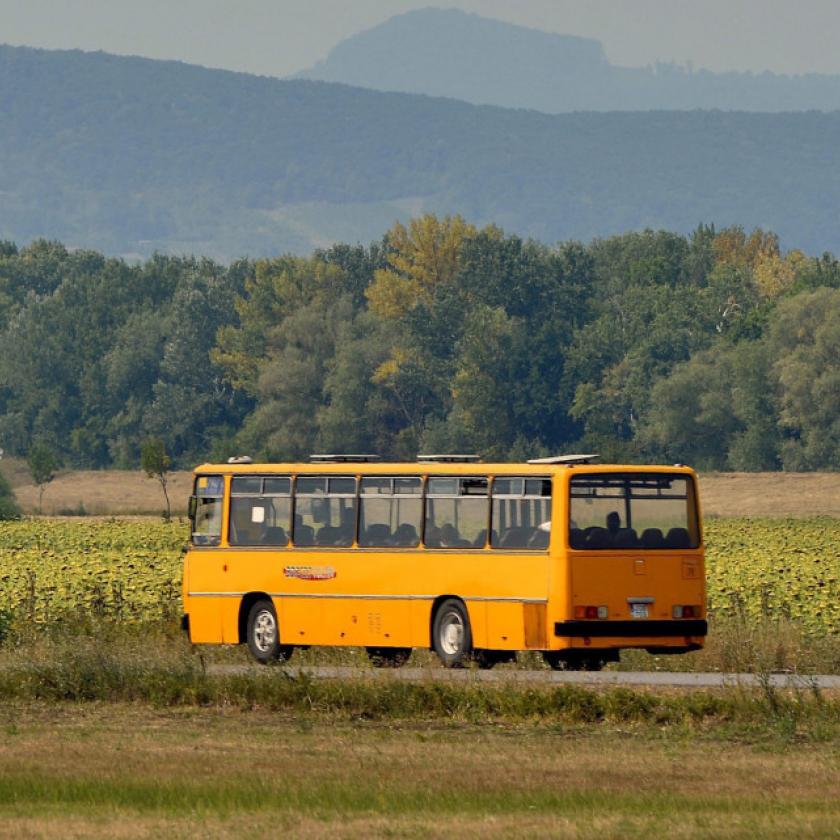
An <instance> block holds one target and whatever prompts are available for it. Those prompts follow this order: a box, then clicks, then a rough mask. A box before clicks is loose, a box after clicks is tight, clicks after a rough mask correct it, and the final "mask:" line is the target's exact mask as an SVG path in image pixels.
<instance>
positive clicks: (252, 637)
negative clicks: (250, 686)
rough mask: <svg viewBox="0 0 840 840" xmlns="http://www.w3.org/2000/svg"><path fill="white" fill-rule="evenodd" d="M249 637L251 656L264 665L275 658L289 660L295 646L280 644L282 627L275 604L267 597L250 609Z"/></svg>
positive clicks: (247, 626) (282, 660)
mask: <svg viewBox="0 0 840 840" xmlns="http://www.w3.org/2000/svg"><path fill="white" fill-rule="evenodd" d="M246 628H247V638H248V650H250V651H251V656H253V657H254V659H256V660H257V662H262V663H263V664H264V665H265V664H268V663H269V662H273V661H275V660H279V661H281V662H284V661H286V660H288V659H289V658H290V657H291V655H292V652H293V651H294V648H293V647H292V646H291V645H281V644H280V628H279V625H278V623H277V611H276V610H275V609H274V604H272V603H271V601H267V600H265V599H263V600H260V601H257V602H256V603H255V604H254V605H253V606H252V607H251V609H250V610H249V611H248V622H247V625H246Z"/></svg>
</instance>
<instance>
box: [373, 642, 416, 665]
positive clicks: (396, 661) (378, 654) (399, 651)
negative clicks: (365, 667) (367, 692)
mask: <svg viewBox="0 0 840 840" xmlns="http://www.w3.org/2000/svg"><path fill="white" fill-rule="evenodd" d="M366 650H367V655H368V659H370V664H371V665H373V667H374V668H401V667H402V666H403V665H405V663H406V662H408V657H409V656H411V648H387V647H369V648H366Z"/></svg>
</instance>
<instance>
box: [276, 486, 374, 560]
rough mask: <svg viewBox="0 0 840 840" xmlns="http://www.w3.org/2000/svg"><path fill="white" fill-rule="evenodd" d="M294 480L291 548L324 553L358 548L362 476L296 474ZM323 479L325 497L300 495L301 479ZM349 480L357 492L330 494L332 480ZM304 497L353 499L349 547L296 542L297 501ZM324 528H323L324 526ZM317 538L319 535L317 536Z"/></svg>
mask: <svg viewBox="0 0 840 840" xmlns="http://www.w3.org/2000/svg"><path fill="white" fill-rule="evenodd" d="M291 478H292V487H291V493H292V521H291V534H290V536H289V544H288V547H289V548H292V549H294V548H306V549H312V548H317V549H319V550H322V551H329V550H332V551H347V550H348V549H352V548H358V547H359V545H358V539H359V488H360V487H361V483H362V482H361V475H360V474H356V473H295V474H293V475H292V476H291ZM316 478H317V479H322V480H324V482H325V484H324V486H325V488H326V490H325V492H324V493H323V495H320V494H318V493H303V494H298V482H299V481H300V479H316ZM336 478H337V479H347V480H350V481H353V482H354V484H355V491H354V492H353V493H330V479H336ZM299 495H302V497H303V498H305V499H324V500H329V499H353V504H354V513H355V515H354V517H353V522H354V525H353V538H352V540H351V541H350V544H349V545H318V544H317V543H313V544H312V545H298V544H297V543H296V542H295V517H296V516H297V500H298V496H299ZM322 527H323V526H322ZM315 536H317V533H316V534H315Z"/></svg>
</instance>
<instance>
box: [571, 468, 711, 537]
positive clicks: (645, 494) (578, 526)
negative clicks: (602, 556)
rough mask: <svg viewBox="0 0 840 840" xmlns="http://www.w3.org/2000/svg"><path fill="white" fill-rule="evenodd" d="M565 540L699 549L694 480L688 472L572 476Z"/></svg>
mask: <svg viewBox="0 0 840 840" xmlns="http://www.w3.org/2000/svg"><path fill="white" fill-rule="evenodd" d="M570 494H571V498H570V500H569V512H570V522H569V544H570V546H571V547H572V548H577V549H584V550H587V551H588V550H605V549H622V548H623V549H634V548H643V549H681V548H697V546H698V545H699V544H700V534H699V528H698V524H697V506H696V503H695V498H694V482H693V481H692V480H691V478H690V477H689V476H686V475H669V474H655V473H609V474H606V473H605V474H600V475H596V474H590V475H580V476H574V477H573V478H572V480H571V484H570Z"/></svg>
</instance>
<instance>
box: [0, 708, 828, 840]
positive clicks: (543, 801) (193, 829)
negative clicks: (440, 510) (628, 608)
mask: <svg viewBox="0 0 840 840" xmlns="http://www.w3.org/2000/svg"><path fill="white" fill-rule="evenodd" d="M0 725H2V737H3V749H2V750H0V821H2V825H3V827H4V829H5V831H7V832H8V833H10V834H12V833H14V834H15V835H20V836H28V837H33V836H34V837H37V836H44V837H46V836H56V835H57V834H58V835H60V836H62V837H76V836H78V837H82V836H84V837H91V836H94V837H96V836H108V837H112V836H120V837H152V836H182V837H185V836H199V835H201V836H243V834H249V833H253V832H256V831H259V832H262V833H267V832H270V833H271V835H272V836H276V835H283V836H294V837H322V836H334V837H351V838H356V837H370V836H376V837H379V836H392V837H429V836H435V837H438V836H439V837H442V836H452V835H453V834H455V835H457V836H464V837H477V836H481V837H488V836H489V837H508V836H525V837H575V838H581V837H583V838H587V837H599V838H605V837H606V838H613V837H615V838H618V837H621V838H634V837H650V836H669V837H677V838H682V837H691V838H697V837H725V838H728V837H756V836H758V835H761V836H763V837H776V836H779V837H783V836H790V835H791V834H793V833H794V832H795V834H796V836H798V837H826V836H832V832H834V831H835V828H836V825H837V824H838V821H840V798H838V797H837V796H836V795H835V794H836V792H837V791H838V789H840V764H838V761H837V749H836V745H832V744H828V743H809V744H807V745H801V744H799V743H796V742H794V743H777V744H774V745H772V746H771V747H770V748H768V745H766V744H761V745H755V744H751V743H744V742H732V741H731V740H729V739H725V738H704V739H691V740H686V738H685V736H684V734H683V733H679V732H669V731H666V732H664V733H663V732H662V731H658V730H649V731H647V732H638V731H633V730H628V729H626V728H624V727H605V728H600V729H593V728H588V729H586V730H569V729H567V728H565V727H558V726H540V727H534V726H531V725H528V724H510V723H508V724H505V725H500V726H499V725H496V726H488V725H483V726H475V725H471V724H465V723H462V722H454V721H448V722H444V721H440V722H435V723H428V722H420V721H414V722H408V723H402V724H393V723H392V724H389V725H383V724H382V723H381V722H376V723H374V722H370V721H359V720H340V719H335V718H328V717H325V716H323V715H318V716H316V717H314V718H313V717H312V716H311V715H302V714H297V713H295V714H285V715H278V714H276V713H269V712H266V711H260V710H251V711H248V712H246V713H243V712H242V711H241V710H240V709H238V708H231V707H220V708H212V709H209V708H205V709H196V708H187V709H165V710H161V709H151V708H150V707H148V706H142V705H136V704H134V705H126V704H60V705H59V706H55V705H50V706H43V705H40V704H32V703H29V704H23V705H21V704H11V705H10V704H6V705H5V706H4V707H3V710H2V712H0Z"/></svg>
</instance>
